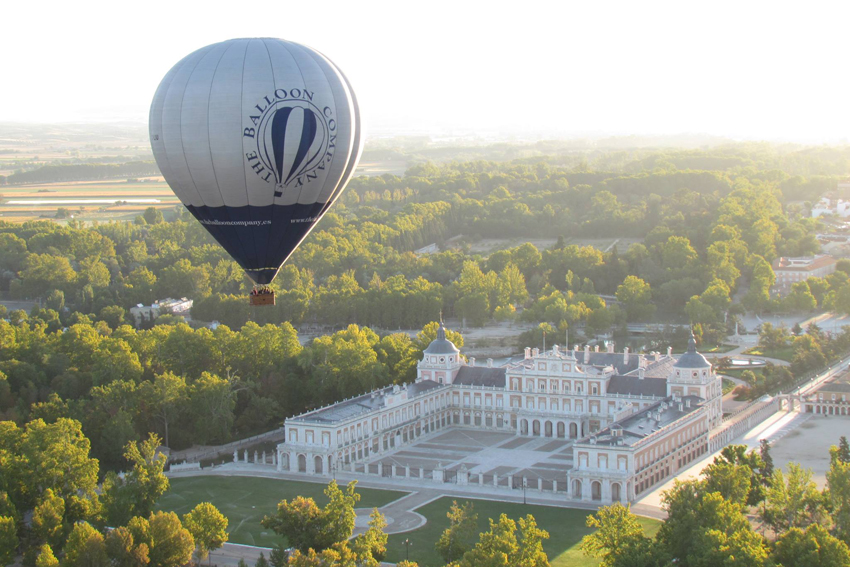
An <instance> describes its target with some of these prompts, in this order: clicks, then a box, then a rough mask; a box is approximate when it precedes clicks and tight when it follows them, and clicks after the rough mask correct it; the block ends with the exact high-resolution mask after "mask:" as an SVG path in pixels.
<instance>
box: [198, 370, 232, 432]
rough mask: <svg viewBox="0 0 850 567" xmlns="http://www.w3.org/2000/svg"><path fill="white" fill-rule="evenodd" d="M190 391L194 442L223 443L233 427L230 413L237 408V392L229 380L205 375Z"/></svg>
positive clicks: (203, 374)
mask: <svg viewBox="0 0 850 567" xmlns="http://www.w3.org/2000/svg"><path fill="white" fill-rule="evenodd" d="M189 391H190V394H189V407H190V412H191V414H192V418H193V421H194V426H195V428H194V429H195V431H194V437H193V439H194V440H195V442H196V443H200V444H209V442H210V441H219V442H223V441H226V440H227V438H228V436H229V435H230V431H231V428H232V427H233V419H234V416H233V410H234V408H235V407H236V393H235V392H234V390H233V385H232V383H231V381H229V380H225V379H224V378H219V377H218V376H216V375H214V374H210V373H209V372H204V373H202V374H201V376H200V377H199V378H198V379H197V380H195V381H194V383H193V384H192V386H191V387H190V389H189Z"/></svg>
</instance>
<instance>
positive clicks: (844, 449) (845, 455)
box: [837, 435, 850, 464]
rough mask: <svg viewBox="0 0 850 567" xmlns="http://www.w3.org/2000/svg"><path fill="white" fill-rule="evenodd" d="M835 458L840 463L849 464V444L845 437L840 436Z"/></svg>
mask: <svg viewBox="0 0 850 567" xmlns="http://www.w3.org/2000/svg"><path fill="white" fill-rule="evenodd" d="M837 458H838V460H839V461H841V462H842V463H845V464H850V443H848V442H847V437H846V436H845V435H842V436H841V437H840V438H839V439H838V453H837Z"/></svg>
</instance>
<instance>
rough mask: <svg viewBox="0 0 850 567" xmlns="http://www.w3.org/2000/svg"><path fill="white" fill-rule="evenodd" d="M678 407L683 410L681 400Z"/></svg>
mask: <svg viewBox="0 0 850 567" xmlns="http://www.w3.org/2000/svg"><path fill="white" fill-rule="evenodd" d="M678 407H679V411H684V406H683V405H682V402H679V404H678Z"/></svg>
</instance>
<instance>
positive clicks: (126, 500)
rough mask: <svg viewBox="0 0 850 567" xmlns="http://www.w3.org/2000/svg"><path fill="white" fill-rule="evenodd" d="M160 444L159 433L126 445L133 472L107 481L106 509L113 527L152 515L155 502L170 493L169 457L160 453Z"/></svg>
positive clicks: (125, 453) (104, 489)
mask: <svg viewBox="0 0 850 567" xmlns="http://www.w3.org/2000/svg"><path fill="white" fill-rule="evenodd" d="M159 445H160V438H159V436H158V435H157V434H156V433H151V434H150V435H149V436H148V438H147V439H146V440H145V441H143V442H142V443H141V444H140V443H137V442H136V441H131V442H129V443H127V446H126V447H125V448H124V458H125V459H127V461H128V462H129V463H131V464H132V466H133V468H132V470H130V472H128V473H127V474H126V475H125V476H124V478H123V479H120V478H118V477H117V476H116V475H110V476H108V477H107V480H105V481H104V485H103V491H102V492H103V499H104V507H105V509H106V510H105V512H106V517H107V519H108V521H109V522H110V523H111V524H112V525H122V524H126V523H127V522H128V521H129V520H130V518H131V517H133V516H141V517H146V516H149V515H150V514H151V512H153V509H154V506H156V501H157V500H159V497H160V496H162V495H163V494H165V492H166V491H167V490H168V477H167V476H165V474H164V472H163V471H164V470H165V464H166V461H167V458H166V456H165V455H164V454H162V453H158V452H157V449H158V448H159Z"/></svg>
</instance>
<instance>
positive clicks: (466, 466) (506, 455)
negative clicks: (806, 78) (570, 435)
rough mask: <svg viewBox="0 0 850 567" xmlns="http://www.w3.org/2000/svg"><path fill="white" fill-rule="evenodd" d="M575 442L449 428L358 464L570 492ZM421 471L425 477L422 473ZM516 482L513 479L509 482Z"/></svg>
mask: <svg viewBox="0 0 850 567" xmlns="http://www.w3.org/2000/svg"><path fill="white" fill-rule="evenodd" d="M572 462H573V457H572V441H571V440H569V439H558V438H553V437H545V436H543V437H524V436H518V435H516V434H514V433H510V432H501V431H480V430H475V429H465V428H449V429H445V430H441V431H438V432H436V433H435V434H433V435H428V436H426V437H424V438H421V439H417V440H416V441H414V442H413V443H410V444H406V445H403V446H401V447H397V448H395V449H392V450H390V451H389V452H386V453H382V454H380V455H376V456H375V457H374V458H372V459H370V460H369V461H368V462H367V463H358V464H357V467H356V471H357V472H358V473H368V474H372V475H378V474H380V475H381V476H384V477H392V476H395V477H402V478H404V477H408V478H412V479H417V478H424V479H426V480H431V481H434V480H435V479H436V478H438V477H439V475H440V474H441V471H442V474H443V480H444V482H457V483H459V484H462V483H463V482H465V480H464V477H463V475H460V476H459V475H458V472H462V471H466V472H468V473H469V475H468V483H469V484H470V485H476V484H477V485H481V486H486V487H495V486H498V487H503V488H507V487H508V486H513V487H514V488H521V487H522V482H523V478H525V479H526V483H527V486H528V488H531V489H542V490H543V491H545V492H552V491H554V489H555V488H556V486H555V485H554V482H556V481H557V483H558V484H557V490H558V491H559V492H566V490H567V486H566V475H567V471H568V470H569V469H571V468H572ZM420 475H421V477H420ZM509 483H512V484H509Z"/></svg>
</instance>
